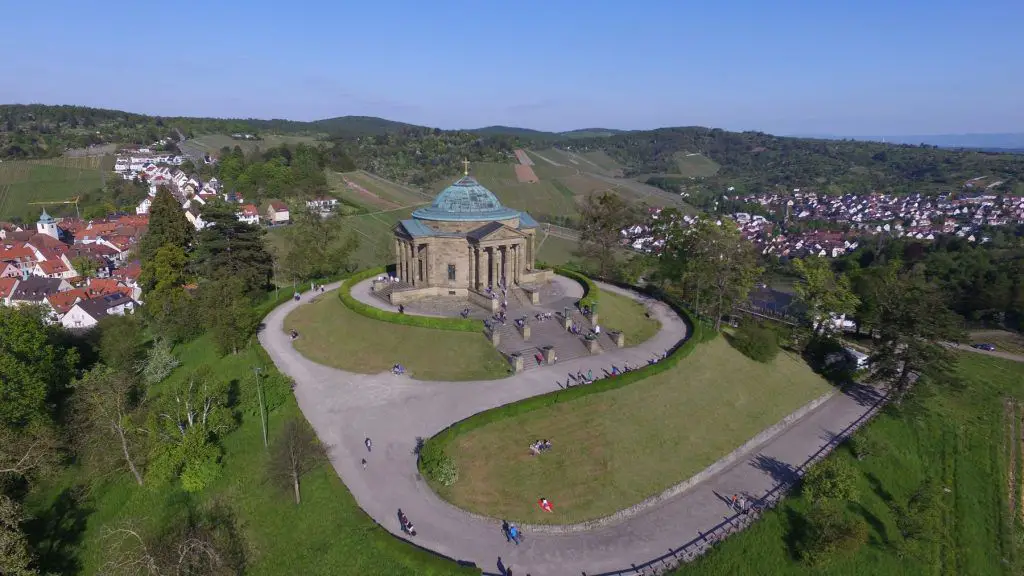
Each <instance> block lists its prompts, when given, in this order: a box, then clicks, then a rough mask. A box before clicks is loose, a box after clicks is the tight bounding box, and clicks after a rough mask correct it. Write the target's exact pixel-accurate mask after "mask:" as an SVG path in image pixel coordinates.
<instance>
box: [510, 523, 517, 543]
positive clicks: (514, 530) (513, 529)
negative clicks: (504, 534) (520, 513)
mask: <svg viewBox="0 0 1024 576" xmlns="http://www.w3.org/2000/svg"><path fill="white" fill-rule="evenodd" d="M508 535H509V537H511V538H512V541H513V542H515V543H516V546H519V528H517V527H516V525H515V524H511V525H510V526H509V528H508Z"/></svg>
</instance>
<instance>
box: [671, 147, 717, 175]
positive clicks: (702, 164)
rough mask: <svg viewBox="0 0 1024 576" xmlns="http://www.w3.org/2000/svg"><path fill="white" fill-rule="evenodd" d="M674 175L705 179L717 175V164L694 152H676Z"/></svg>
mask: <svg viewBox="0 0 1024 576" xmlns="http://www.w3.org/2000/svg"><path fill="white" fill-rule="evenodd" d="M675 159H676V170H675V173H677V174H679V175H680V176H685V177H687V178H706V177H710V176H714V175H715V174H718V170H719V169H720V168H721V166H719V165H718V163H717V162H715V161H714V160H712V159H710V158H708V157H707V156H704V155H703V154H698V153H696V152H676V153H675Z"/></svg>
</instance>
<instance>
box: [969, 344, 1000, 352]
mask: <svg viewBox="0 0 1024 576" xmlns="http://www.w3.org/2000/svg"><path fill="white" fill-rule="evenodd" d="M971 348H977V349H978V350H984V351H986V352H994V351H995V349H996V347H995V346H993V345H992V344H986V343H984V342H978V343H976V344H971Z"/></svg>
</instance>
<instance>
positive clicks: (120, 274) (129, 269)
mask: <svg viewBox="0 0 1024 576" xmlns="http://www.w3.org/2000/svg"><path fill="white" fill-rule="evenodd" d="M141 273H142V266H141V265H140V264H139V263H138V262H130V263H129V264H128V265H127V266H125V267H123V268H118V269H117V270H114V272H113V274H112V276H114V277H115V278H121V279H124V280H132V281H134V280H138V279H139V274H141Z"/></svg>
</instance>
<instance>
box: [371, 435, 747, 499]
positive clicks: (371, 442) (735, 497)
mask: <svg viewBox="0 0 1024 576" xmlns="http://www.w3.org/2000/svg"><path fill="white" fill-rule="evenodd" d="M364 444H366V451H367V452H373V442H370V437H369V436H367V437H366V441H365V442H364ZM733 500H736V497H735V496H733Z"/></svg>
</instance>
